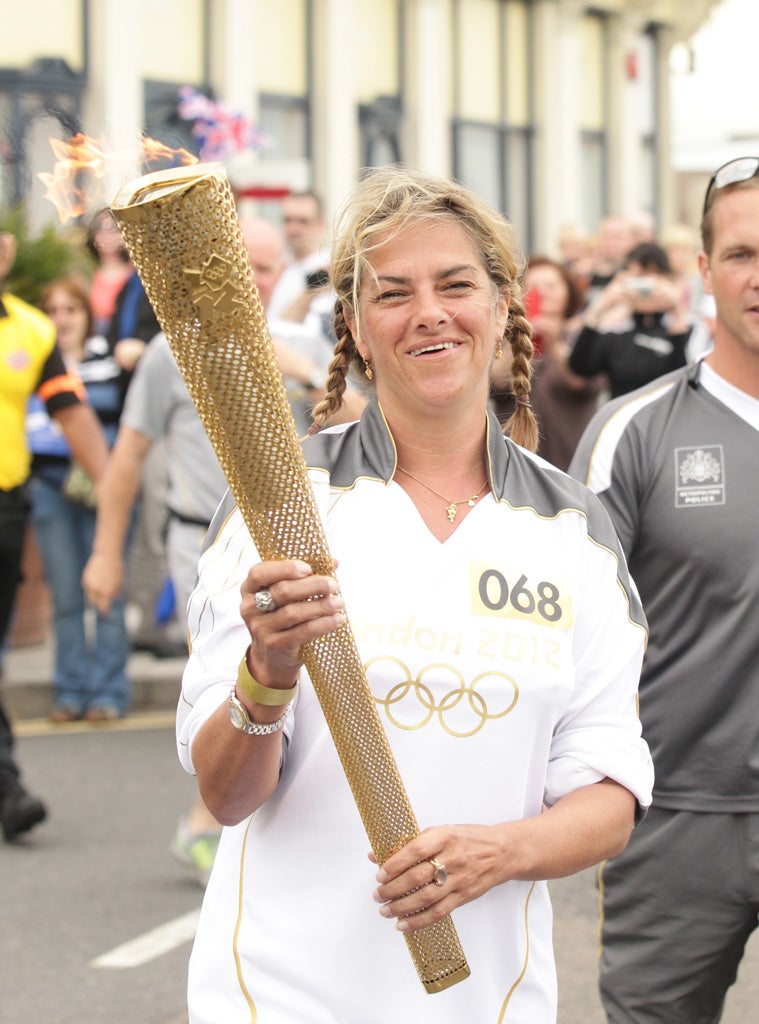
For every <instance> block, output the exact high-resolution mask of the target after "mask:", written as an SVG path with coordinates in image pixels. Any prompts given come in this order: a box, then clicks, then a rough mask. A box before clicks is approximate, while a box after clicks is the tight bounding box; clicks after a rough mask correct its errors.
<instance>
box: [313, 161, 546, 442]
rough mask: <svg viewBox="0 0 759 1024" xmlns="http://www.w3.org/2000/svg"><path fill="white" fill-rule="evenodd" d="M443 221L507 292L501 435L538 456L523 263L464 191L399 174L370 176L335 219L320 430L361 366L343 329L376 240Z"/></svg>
mask: <svg viewBox="0 0 759 1024" xmlns="http://www.w3.org/2000/svg"><path fill="white" fill-rule="evenodd" d="M441 219H448V220H452V221H455V222H456V223H458V224H460V225H461V226H462V227H463V228H464V230H465V231H466V233H467V234H468V236H469V238H470V239H471V241H472V243H473V244H474V246H475V248H476V249H477V251H478V253H479V255H480V257H481V259H482V262H483V264H484V266H485V269H486V271H487V274H488V276H489V277H490V279H491V281H492V282H493V285H494V288H495V289H496V290H500V289H502V288H505V289H508V292H509V321H508V324H507V327H506V331H505V333H504V339H503V340H504V341H506V342H508V344H509V345H510V346H511V352H512V368H511V386H512V390H513V392H514V395H515V397H516V400H517V404H516V409H515V412H514V414H513V416H512V417H511V418H510V419H509V420H508V422H507V423H506V424H505V425H504V428H503V429H504V433H508V434H509V436H510V437H511V438H512V439H513V440H514V441H516V442H517V443H518V444H520V445H522V446H523V447H525V448H528V449H529V450H530V451H534V450H535V449H536V448H537V442H538V428H537V424H536V422H535V417H534V416H533V414H532V410H531V408H530V404H529V393H530V386H531V385H530V382H531V378H532V363H531V359H532V341H531V337H532V328H531V326H530V323H529V321H528V320H527V317H526V315H525V310H524V301H523V290H522V277H523V274H524V260H523V258H522V256H521V254H520V253H519V250H518V247H517V244H516V240H515V237H514V233H513V230H512V228H511V225H510V224H509V223H508V222H507V221H506V220H505V219H504V218H503V217H502V216H501V214H500V213H498V211H497V210H495V209H493V207H492V206H490V204H489V203H486V202H485V201H484V200H483V199H481V198H480V197H479V196H478V195H476V194H475V193H474V192H472V191H471V190H470V189H468V188H466V187H465V186H463V185H461V184H459V183H457V182H453V181H448V180H446V179H443V178H436V177H432V176H429V175H423V174H420V173H418V172H416V171H412V170H409V169H408V168H403V167H385V168H380V169H377V170H374V171H372V172H370V173H369V174H368V175H367V176H366V177H365V178H364V179H363V180H362V181H360V182H359V183H358V185H357V186H356V188H355V190H354V192H353V194H352V196H351V197H350V198H349V199H348V201H347V202H346V204H345V206H344V207H343V210H342V213H341V215H340V217H339V218H338V222H337V228H336V232H335V239H334V242H333V247H332V259H331V267H330V277H331V282H332V287H333V288H334V290H335V294H336V301H335V335H336V337H337V342H336V344H335V349H334V355H333V358H332V362H331V363H330V367H329V376H328V378H327V384H326V387H327V394H326V397H325V398H324V399H323V400H322V401H321V402H320V403H319V404H318V405H317V406H316V408H315V409H314V414H313V415H314V422H315V423H316V425H317V426H319V427H321V426H323V425H324V424H325V423H326V421H327V420H328V419H329V417H330V416H331V415H333V413H335V412H336V411H337V410H338V409H339V408H340V406H341V405H342V402H343V395H344V393H345V388H346V380H347V375H348V372H349V370H350V367H351V366H353V367H355V368H357V369H358V370H359V372H363V370H364V361H363V359H362V358H361V356H360V355H359V352H358V349H357V348H356V344H355V342H354V340H353V337H352V335H351V332H350V330H349V328H348V323H347V321H346V316H345V314H346V311H349V315H350V314H353V315H355V314H357V310H358V304H359V298H360V290H361V285H362V282H363V280H364V277H365V274H366V273H367V272H370V269H371V268H370V256H371V253H372V251H373V250H374V249H375V248H376V247H377V246H378V245H380V244H381V241H380V238H381V236H385V237H387V236H397V235H398V234H399V233H401V232H402V231H403V229H404V228H407V227H409V226H411V225H417V224H419V223H423V222H425V221H431V220H441Z"/></svg>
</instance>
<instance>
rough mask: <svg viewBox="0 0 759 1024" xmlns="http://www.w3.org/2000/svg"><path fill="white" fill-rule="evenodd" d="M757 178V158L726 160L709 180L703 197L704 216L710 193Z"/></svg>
mask: <svg viewBox="0 0 759 1024" xmlns="http://www.w3.org/2000/svg"><path fill="white" fill-rule="evenodd" d="M757 176H759V156H741V157H738V159H737V160H728V162H727V163H726V164H723V165H722V166H721V167H718V168H717V170H716V171H715V172H714V174H713V175H712V176H711V178H710V179H709V184H708V186H707V189H706V195H705V196H704V215H705V214H706V211H707V209H708V208H709V200H710V199H711V198H712V193H713V192H715V191H718V190H719V189H721V188H725V186H727V185H737V184H738V182H739V181H750V180H751V178H756V177H757Z"/></svg>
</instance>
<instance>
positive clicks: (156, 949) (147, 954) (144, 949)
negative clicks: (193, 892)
mask: <svg viewBox="0 0 759 1024" xmlns="http://www.w3.org/2000/svg"><path fill="white" fill-rule="evenodd" d="M199 916H200V909H198V910H191V911H190V913H189V914H183V915H182V917H175V918H174V920H173V921H167V922H166V924H162V925H159V926H158V927H157V928H153V929H152V930H151V931H149V932H145V934H144V935H140V936H138V937H137V938H136V939H132V940H131V942H125V943H124V944H123V945H122V946H116V948H115V949H112V950H111V951H110V952H108V953H103V954H102V956H99V957H96V958H95V959H94V960H92V961H90V967H140V966H141V965H142V964H146V963H147V962H148V961H149V960H155V959H156V958H157V957H159V956H163V954H164V953H170V952H171V950H172V949H176V948H177V946H181V945H183V944H184V943H185V942H190V941H191V940H192V939H193V938H194V937H195V929H196V928H197V925H198V917H199Z"/></svg>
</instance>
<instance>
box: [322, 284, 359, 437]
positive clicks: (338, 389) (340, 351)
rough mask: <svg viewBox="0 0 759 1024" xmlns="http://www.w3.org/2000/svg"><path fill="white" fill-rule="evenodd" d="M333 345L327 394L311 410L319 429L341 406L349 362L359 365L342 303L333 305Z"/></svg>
mask: <svg viewBox="0 0 759 1024" xmlns="http://www.w3.org/2000/svg"><path fill="white" fill-rule="evenodd" d="M334 326H335V334H336V335H337V342H336V343H335V348H334V354H333V356H332V359H331V361H330V364H329V372H328V375H327V383H326V390H327V394H326V395H325V396H324V398H322V400H321V401H320V402H318V403H317V404H316V405H315V406H314V409H313V412H312V417H313V420H314V423H315V424H316V426H317V427H319V429H321V428H322V427H323V426H325V424H326V423H327V421H328V420H329V418H330V417H331V416H332V415H334V413H336V412H337V410H338V409H339V408H340V407H341V406H342V404H343V395H344V394H345V388H346V386H347V377H348V371H349V370H350V366H351V362H355V363H357V364H358V365H361V360H360V358H359V355H358V352H357V351H356V345H355V342H354V341H353V337H352V335H351V333H350V331H349V330H348V325H347V323H346V322H345V315H344V314H343V307H342V303H340V302H336V303H335V321H334Z"/></svg>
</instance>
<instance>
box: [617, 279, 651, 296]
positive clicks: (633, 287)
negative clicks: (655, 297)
mask: <svg viewBox="0 0 759 1024" xmlns="http://www.w3.org/2000/svg"><path fill="white" fill-rule="evenodd" d="M625 287H626V288H627V290H628V291H629V292H632V293H633V295H638V296H640V298H642V299H647V298H648V297H649V295H652V294H653V291H654V289H655V288H656V281H654V279H653V278H651V277H631V278H630V279H629V281H627V282H626V284H625Z"/></svg>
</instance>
